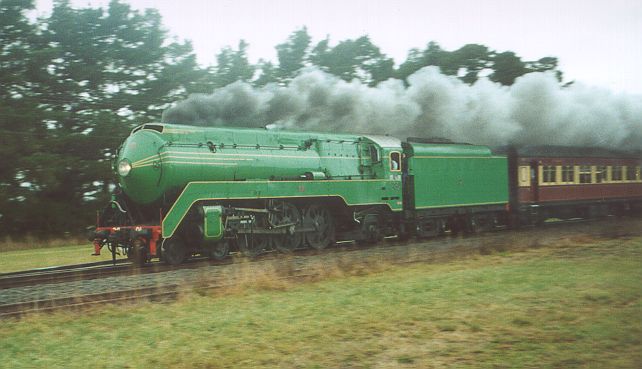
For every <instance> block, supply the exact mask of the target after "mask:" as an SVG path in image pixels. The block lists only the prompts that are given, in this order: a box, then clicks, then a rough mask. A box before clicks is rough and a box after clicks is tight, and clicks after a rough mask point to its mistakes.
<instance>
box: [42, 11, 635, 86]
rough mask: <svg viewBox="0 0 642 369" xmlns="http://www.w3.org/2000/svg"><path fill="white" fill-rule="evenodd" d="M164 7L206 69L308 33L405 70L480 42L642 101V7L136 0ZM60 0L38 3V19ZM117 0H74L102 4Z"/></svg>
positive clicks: (267, 52) (270, 51)
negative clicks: (229, 56) (229, 55)
mask: <svg viewBox="0 0 642 369" xmlns="http://www.w3.org/2000/svg"><path fill="white" fill-rule="evenodd" d="M128 2H129V3H130V4H132V6H133V7H134V8H137V9H144V8H157V9H159V11H160V13H161V15H162V17H163V22H164V24H165V26H166V27H167V29H168V30H169V31H170V33H171V34H173V35H174V36H177V37H178V38H181V39H189V40H192V42H193V45H194V48H195V51H196V53H197V55H198V57H199V61H200V62H201V63H203V64H205V65H207V64H211V63H212V62H213V61H214V56H215V54H216V53H217V52H218V51H220V49H221V48H222V47H224V46H228V45H229V46H233V47H234V48H236V46H237V44H238V41H239V40H240V39H244V40H246V41H247V42H248V43H249V44H250V48H249V56H250V60H251V61H252V62H256V61H257V60H258V59H259V58H263V59H270V60H276V52H275V50H274V47H275V46H276V45H277V44H279V43H282V42H283V41H285V40H286V39H287V37H288V35H290V34H291V33H292V32H293V31H295V30H296V29H299V28H301V27H302V26H307V27H308V32H309V34H310V35H311V36H312V37H313V42H318V41H320V40H321V39H324V38H325V37H326V36H329V37H330V40H331V43H332V44H336V42H337V41H341V40H344V39H347V38H356V37H359V36H362V35H366V34H367V35H369V36H370V38H371V39H372V41H373V43H374V44H375V45H377V46H379V47H380V48H381V49H382V52H384V53H385V54H387V55H389V56H391V57H393V58H394V59H395V61H396V63H397V65H398V64H399V63H401V62H403V60H404V59H405V57H406V55H407V52H408V50H410V49H411V48H413V47H414V48H420V49H423V48H424V47H425V46H426V44H427V43H428V41H436V42H438V43H439V44H440V45H441V46H442V47H443V48H446V49H448V50H453V49H456V48H459V47H461V46H463V45H465V44H467V43H480V44H484V45H486V46H489V47H490V48H491V49H495V50H498V51H505V50H510V51H514V52H516V53H517V54H518V55H520V56H521V57H522V58H523V59H524V60H533V59H538V58H540V57H544V56H556V57H558V58H559V59H560V69H561V70H562V71H563V72H564V73H565V76H564V77H565V79H566V80H576V81H578V82H583V83H585V84H588V85H594V86H600V87H605V88H608V89H610V90H613V91H615V92H629V93H635V94H642V71H641V66H642V1H640V0H609V1H603V0H537V1H521V0H487V1H484V0H476V1H475V0H470V1H466V0H448V1H444V0H423V1H421V0H414V1H413V0H389V1H379V0H356V1H355V0H322V1H318V0H309V1H305V0H272V1H258V0H211V1H208V0H129V1H128ZM51 3H52V0H37V4H38V5H37V6H38V10H37V13H38V14H39V15H45V14H48V13H49V12H50V11H51ZM108 3H109V0H72V4H73V5H74V6H86V5H88V4H91V5H92V6H94V7H95V6H102V5H106V4H108Z"/></svg>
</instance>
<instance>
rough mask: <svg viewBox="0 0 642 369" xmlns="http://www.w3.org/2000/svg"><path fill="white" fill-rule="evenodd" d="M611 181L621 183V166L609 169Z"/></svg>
mask: <svg viewBox="0 0 642 369" xmlns="http://www.w3.org/2000/svg"><path fill="white" fill-rule="evenodd" d="M611 179H612V180H613V181H621V180H622V166H621V165H615V166H613V168H612V169H611Z"/></svg>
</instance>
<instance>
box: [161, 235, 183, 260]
mask: <svg viewBox="0 0 642 369" xmlns="http://www.w3.org/2000/svg"><path fill="white" fill-rule="evenodd" d="M161 249H162V251H163V259H164V260H165V262H166V263H167V264H170V265H178V264H180V263H182V262H183V261H185V259H186V258H187V249H186V248H185V243H184V242H183V240H182V239H181V238H180V237H177V236H174V237H171V238H168V239H165V240H164V241H163V245H162V246H161Z"/></svg>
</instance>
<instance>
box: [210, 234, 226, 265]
mask: <svg viewBox="0 0 642 369" xmlns="http://www.w3.org/2000/svg"><path fill="white" fill-rule="evenodd" d="M207 250H208V253H207V256H208V257H209V258H210V259H214V260H223V259H225V258H226V257H227V255H228V254H229V252H230V242H229V241H228V240H226V239H223V240H220V241H217V242H215V243H214V244H213V245H208V246H207Z"/></svg>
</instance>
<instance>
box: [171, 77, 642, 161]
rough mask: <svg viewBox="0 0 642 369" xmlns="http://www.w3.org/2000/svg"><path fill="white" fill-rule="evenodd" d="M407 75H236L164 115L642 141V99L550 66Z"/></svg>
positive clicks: (226, 122) (311, 126) (509, 139)
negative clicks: (471, 77)
mask: <svg viewBox="0 0 642 369" xmlns="http://www.w3.org/2000/svg"><path fill="white" fill-rule="evenodd" d="M408 82H409V85H408V86H407V87H406V86H404V84H403V83H402V82H401V81H399V80H393V79H391V80H388V81H386V82H383V83H380V84H379V85H377V86H376V87H368V86H366V85H364V84H362V83H360V82H358V81H352V82H345V81H343V80H341V79H339V78H337V77H335V76H332V75H329V74H327V73H324V72H322V71H319V70H317V69H307V70H305V71H303V72H302V73H301V74H300V75H299V76H298V77H296V78H295V79H294V80H292V81H291V83H290V84H289V85H288V86H287V87H281V86H276V85H268V86H266V87H262V88H253V87H251V86H250V85H248V84H246V83H243V82H237V83H234V84H231V85H228V86H226V87H224V88H221V89H217V90H215V91H214V92H213V93H212V94H210V95H205V94H196V95H192V96H190V97H189V98H188V99H186V100H184V101H181V102H179V103H177V104H176V105H175V106H174V107H171V108H169V109H168V110H166V111H165V112H164V113H163V118H162V121H163V122H166V123H180V124H191V125H200V126H243V127H264V126H266V125H270V124H271V125H275V126H278V127H282V128H285V129H298V130H313V131H331V132H360V133H371V134H390V135H392V136H397V137H399V138H405V137H408V136H423V137H434V136H439V137H448V138H451V139H453V140H456V141H466V142H471V143H477V144H487V145H503V144H508V143H515V144H547V145H573V146H579V145H581V146H601V147H608V148H629V149H641V148H642V96H638V95H627V94H614V93H613V92H610V91H608V90H606V89H601V88H594V87H589V86H585V85H582V84H578V83H576V84H573V85H572V86H570V87H565V88H562V87H560V86H559V83H558V81H557V80H556V79H555V77H554V76H553V75H550V74H545V73H530V74H527V75H525V76H523V77H521V78H519V79H518V80H517V81H516V82H515V84H514V85H513V86H511V87H505V86H501V85H499V84H495V83H493V82H490V81H488V80H485V79H482V80H480V81H478V82H477V83H475V84H474V85H472V86H470V85H467V84H465V83H463V82H461V81H460V80H458V79H456V78H454V77H449V76H445V75H442V74H440V73H439V71H438V70H437V69H436V68H434V67H427V68H424V69H421V70H419V71H418V72H416V73H415V74H413V75H412V76H410V78H409V79H408Z"/></svg>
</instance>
